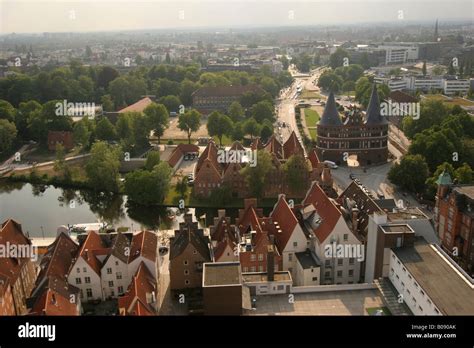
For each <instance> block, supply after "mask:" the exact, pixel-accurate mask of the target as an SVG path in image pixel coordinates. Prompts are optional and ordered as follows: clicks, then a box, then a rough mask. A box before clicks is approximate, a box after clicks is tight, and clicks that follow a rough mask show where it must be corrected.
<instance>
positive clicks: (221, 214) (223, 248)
mask: <svg viewBox="0 0 474 348" xmlns="http://www.w3.org/2000/svg"><path fill="white" fill-rule="evenodd" d="M210 235H211V245H212V250H213V256H214V261H215V262H231V261H238V260H239V255H238V251H237V248H238V241H239V240H238V235H237V231H236V228H235V226H234V225H231V223H230V218H228V217H226V216H225V210H223V209H221V210H219V211H218V216H217V217H215V218H214V225H213V226H210Z"/></svg>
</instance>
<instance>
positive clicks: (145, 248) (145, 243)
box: [128, 231, 158, 263]
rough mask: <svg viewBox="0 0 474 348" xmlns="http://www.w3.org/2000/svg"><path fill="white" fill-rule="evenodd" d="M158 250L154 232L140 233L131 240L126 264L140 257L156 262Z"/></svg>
mask: <svg viewBox="0 0 474 348" xmlns="http://www.w3.org/2000/svg"><path fill="white" fill-rule="evenodd" d="M157 249H158V238H157V236H156V234H155V233H154V232H151V231H141V232H140V233H137V234H135V235H134V236H133V238H132V245H131V248H130V256H129V258H128V262H129V263H130V262H132V261H133V260H135V259H137V258H138V257H140V256H143V257H144V258H146V259H148V260H150V261H153V262H156V255H157V254H156V253H157Z"/></svg>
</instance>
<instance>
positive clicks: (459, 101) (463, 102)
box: [425, 94, 474, 106]
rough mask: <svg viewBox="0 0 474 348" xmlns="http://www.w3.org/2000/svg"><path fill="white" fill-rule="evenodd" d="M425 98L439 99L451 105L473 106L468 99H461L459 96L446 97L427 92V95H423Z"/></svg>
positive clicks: (473, 103)
mask: <svg viewBox="0 0 474 348" xmlns="http://www.w3.org/2000/svg"><path fill="white" fill-rule="evenodd" d="M425 98H426V99H429V100H439V101H442V102H443V103H445V104H448V105H452V106H453V105H459V106H474V102H472V101H470V100H467V99H463V98H460V97H452V98H448V97H446V96H444V95H442V94H427V95H425Z"/></svg>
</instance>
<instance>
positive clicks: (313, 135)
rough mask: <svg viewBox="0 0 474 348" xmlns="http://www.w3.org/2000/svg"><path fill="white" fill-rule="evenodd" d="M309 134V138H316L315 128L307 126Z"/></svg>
mask: <svg viewBox="0 0 474 348" xmlns="http://www.w3.org/2000/svg"><path fill="white" fill-rule="evenodd" d="M308 131H309V135H311V139H313V140H316V138H317V137H318V134H317V133H316V128H308Z"/></svg>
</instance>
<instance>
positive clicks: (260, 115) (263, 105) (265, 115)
mask: <svg viewBox="0 0 474 348" xmlns="http://www.w3.org/2000/svg"><path fill="white" fill-rule="evenodd" d="M250 116H251V117H253V118H254V119H255V121H257V122H258V123H262V122H263V120H270V121H272V122H273V121H274V108H273V105H272V104H271V103H270V102H268V101H260V102H258V103H256V104H254V105H253V106H252V107H251V108H250Z"/></svg>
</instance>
